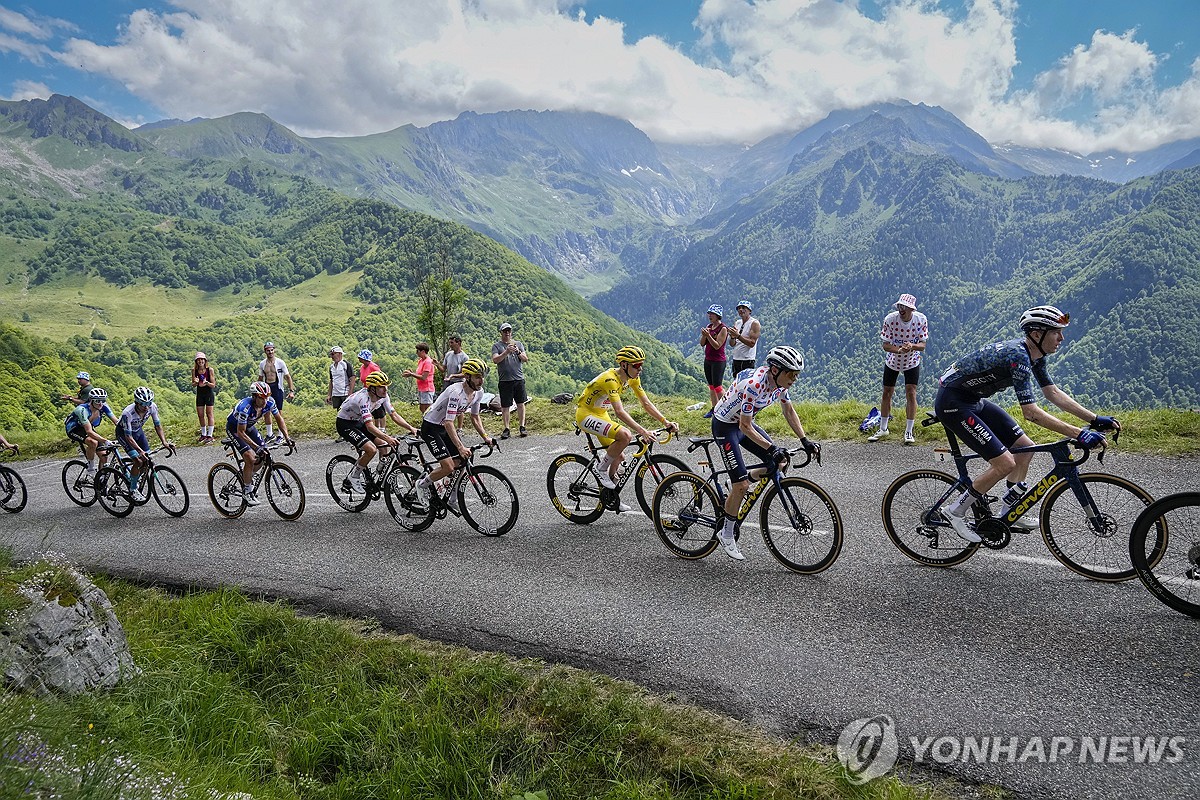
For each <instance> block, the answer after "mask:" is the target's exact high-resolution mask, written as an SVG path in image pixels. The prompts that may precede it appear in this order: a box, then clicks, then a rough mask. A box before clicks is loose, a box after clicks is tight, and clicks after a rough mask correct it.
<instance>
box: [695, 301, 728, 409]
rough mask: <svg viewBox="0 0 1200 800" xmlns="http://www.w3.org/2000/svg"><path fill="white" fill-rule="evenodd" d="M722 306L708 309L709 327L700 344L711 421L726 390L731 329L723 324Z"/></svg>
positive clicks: (701, 331)
mask: <svg viewBox="0 0 1200 800" xmlns="http://www.w3.org/2000/svg"><path fill="white" fill-rule="evenodd" d="M721 313H722V309H721V306H720V305H718V304H717V303H713V304H712V305H711V306H709V307H708V325H706V326H704V327H703V328H701V329H700V344H702V345H704V380H705V382H706V383H708V411H707V412H705V414H704V418H705V419H711V418H712V415H713V408H715V407H716V405H717V401H718V400H720V399H721V395H722V394H724V392H725V389H724V388H723V386H722V383H724V381H725V345H726V343H727V342H728V341H729V329H728V328H726V327H725V324H724V323H723V322H721Z"/></svg>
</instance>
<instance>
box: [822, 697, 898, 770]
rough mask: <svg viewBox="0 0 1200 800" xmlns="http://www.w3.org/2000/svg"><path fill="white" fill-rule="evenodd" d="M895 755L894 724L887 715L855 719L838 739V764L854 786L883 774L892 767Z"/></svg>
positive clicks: (896, 748) (896, 744) (896, 747)
mask: <svg viewBox="0 0 1200 800" xmlns="http://www.w3.org/2000/svg"><path fill="white" fill-rule="evenodd" d="M899 752H900V745H899V742H898V741H897V739H896V721H895V720H893V719H892V718H891V717H890V716H888V715H887V714H879V715H878V716H874V717H863V718H862V719H856V720H854V721H853V722H851V723H850V724H849V725H847V726H846V727H845V728H843V729H842V733H841V735H840V736H838V741H837V755H838V761H841V762H842V766H843V767H845V769H846V776H847V780H849V781H850V783H852V784H854V785H856V786H858V785H861V784H864V783H866V782H867V781H870V780H874V779H875V778H878V777H880V776H882V775H885V774H886V773H887V771H888V770H890V769H891V768H892V767H894V766H895V765H896V757H897V756H898V755H899Z"/></svg>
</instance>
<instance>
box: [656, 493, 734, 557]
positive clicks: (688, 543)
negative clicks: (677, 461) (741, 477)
mask: <svg viewBox="0 0 1200 800" xmlns="http://www.w3.org/2000/svg"><path fill="white" fill-rule="evenodd" d="M650 518H651V519H653V520H654V532H655V533H657V534H658V538H659V539H661V540H662V543H663V544H664V545H666V547H667V549H668V550H670V551H671V552H672V553H674V554H675V555H677V556H679V557H680V558H686V559H697V558H704V557H705V556H706V555H708V554H709V553H711V552H712V551H713V550H715V549H716V547H717V531H718V530H720V529H721V526H722V525H724V524H725V509H724V508H722V507H721V501H720V499H719V498H718V497H717V493H716V492H715V491H713V488H712V487H711V486H709V485H708V483H707V482H706V481H705V480H704V478H702V477H700V476H699V475H697V474H696V473H694V472H675V473H672V474H670V475H668V476H667V477H666V478H664V479H663V482H662V483H660V484H659V485H658V488H657V489H655V490H654V499H653V500H652V501H651V502H650Z"/></svg>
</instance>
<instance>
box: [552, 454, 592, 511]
mask: <svg viewBox="0 0 1200 800" xmlns="http://www.w3.org/2000/svg"><path fill="white" fill-rule="evenodd" d="M589 463H591V460H590V459H588V458H585V457H583V456H581V455H577V454H576V453H564V454H563V455H561V456H559V457H557V458H556V459H554V461H553V462H552V463H551V464H550V469H549V470H548V471H547V472H546V491H547V492H549V493H550V502H551V503H552V504H553V505H554V508H555V509H556V510H557V511H558V513H560V514H562V515H563V517H565V518H566V519H567V520H569V521H571V522H574V523H575V524H576V525H587V524H588V523H591V522H595V521H596V520H598V519H600V515H601V514H603V513H604V505H603V504H602V503H601V502H600V480H599V478H597V477H596V473H595V472H593V471H592V470H590V469H588V464H589Z"/></svg>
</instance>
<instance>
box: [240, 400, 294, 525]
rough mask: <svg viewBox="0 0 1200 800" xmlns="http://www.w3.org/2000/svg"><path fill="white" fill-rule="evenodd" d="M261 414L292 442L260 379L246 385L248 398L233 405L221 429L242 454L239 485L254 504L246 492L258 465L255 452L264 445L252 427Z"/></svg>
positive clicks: (249, 502) (289, 442)
mask: <svg viewBox="0 0 1200 800" xmlns="http://www.w3.org/2000/svg"><path fill="white" fill-rule="evenodd" d="M263 417H267V418H268V419H273V420H274V421H275V423H276V424H277V425H278V426H279V432H280V433H281V434H283V438H284V440H285V441H287V443H288V444H291V443H292V439H291V437H290V436H288V432H287V425H286V424H285V423H284V421H283V415H282V414H280V413H279V408H278V407H277V406H276V405H275V400H274V399H272V397H271V387H270V386H268V385H267V384H266V383H265V382H263V381H255V382H254V383H252V384H250V395H249V397H245V398H243V399H241V400H239V401H238V404H237V405H236V406H234V407H233V412H232V413H231V414H230V415H229V416H228V417H227V418H226V419H225V432H226V433H227V434H229V439H230V440H231V441H232V442H233V446H234V447H236V448H237V449H238V452H240V453H241V454H242V485H243V486H244V487H245V491H246V503H247V504H248V505H252V506H256V505H258V498H257V497H255V496H254V493H253V492H251V491H250V486H251V483H252V482H253V479H254V467H255V465H257V464H258V458H259V454H260V453H261V452H262V449H263V448H264V447H265V446H266V445H265V444H264V442H263V439H262V436H260V435H259V433H258V429H257V428H255V427H254V426H255V424H256V423H257V422H258V421H259V419H261V418H263Z"/></svg>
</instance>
